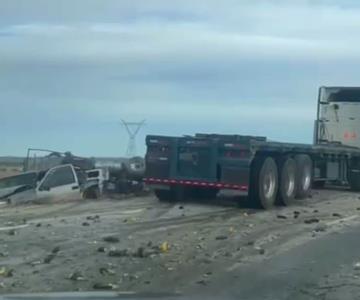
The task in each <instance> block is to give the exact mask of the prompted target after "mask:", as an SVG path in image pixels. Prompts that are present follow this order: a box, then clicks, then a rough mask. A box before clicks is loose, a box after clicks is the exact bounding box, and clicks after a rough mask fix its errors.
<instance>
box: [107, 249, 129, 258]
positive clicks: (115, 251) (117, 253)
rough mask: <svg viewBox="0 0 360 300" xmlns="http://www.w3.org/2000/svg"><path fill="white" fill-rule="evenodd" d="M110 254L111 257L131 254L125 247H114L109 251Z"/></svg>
mask: <svg viewBox="0 0 360 300" xmlns="http://www.w3.org/2000/svg"><path fill="white" fill-rule="evenodd" d="M108 255H109V256H110V257H124V256H129V251H128V250H127V249H123V250H118V249H112V250H110V251H109V253H108Z"/></svg>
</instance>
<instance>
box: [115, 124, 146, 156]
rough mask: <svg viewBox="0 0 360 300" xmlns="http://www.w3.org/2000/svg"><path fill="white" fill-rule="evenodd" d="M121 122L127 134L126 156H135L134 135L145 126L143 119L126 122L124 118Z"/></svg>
mask: <svg viewBox="0 0 360 300" xmlns="http://www.w3.org/2000/svg"><path fill="white" fill-rule="evenodd" d="M121 122H122V124H123V126H124V127H125V129H126V132H127V133H128V135H129V142H128V145H127V149H126V156H127V157H134V156H136V136H137V134H138V133H139V131H140V129H141V128H142V127H143V126H145V120H142V121H141V122H126V121H125V120H121Z"/></svg>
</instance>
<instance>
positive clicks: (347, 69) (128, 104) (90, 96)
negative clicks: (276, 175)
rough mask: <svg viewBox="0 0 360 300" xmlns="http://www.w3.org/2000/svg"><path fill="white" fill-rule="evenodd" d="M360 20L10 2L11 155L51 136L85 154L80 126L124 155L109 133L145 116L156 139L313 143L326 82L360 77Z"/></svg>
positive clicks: (3, 71)
mask: <svg viewBox="0 0 360 300" xmlns="http://www.w3.org/2000/svg"><path fill="white" fill-rule="evenodd" d="M359 16H360V7H359V5H358V3H357V2H355V1H335V0H332V1H310V0H309V1H282V0H281V1H256V2H255V1H247V0H246V1H235V0H230V1H223V2H221V4H220V2H219V1H215V0H214V1H213V0H208V1H203V0H199V1H189V0H181V1H180V0H173V1H164V0H163V1H161V0H156V1H155V0H152V1H150V0H149V1H136V2H134V1H125V0H124V1H111V0H108V1H105V0H104V1H92V0H87V1H82V0H79V1H75V2H74V1H72V2H70V1H57V2H56V3H55V2H49V1H47V0H46V1H42V0H39V1H37V2H34V1H31V2H30V1H17V0H11V1H7V0H4V1H2V2H1V4H0V57H1V60H0V99H1V100H0V101H1V104H2V105H3V106H4V107H7V110H9V111H10V112H11V114H10V113H9V114H7V115H6V116H3V125H4V124H5V125H4V126H2V128H0V134H1V135H2V136H5V137H7V138H8V141H9V142H8V145H9V146H8V148H4V149H13V148H14V149H15V148H16V147H20V148H21V147H23V145H22V146H21V142H22V141H23V142H24V143H25V141H26V143H30V142H31V141H34V143H35V141H36V143H37V144H42V145H43V146H47V145H46V143H47V139H46V138H45V137H44V136H45V135H46V134H45V133H49V132H50V133H51V135H52V136H54V138H52V139H51V143H52V146H53V147H56V146H57V145H58V146H61V145H62V143H69V141H72V142H71V146H72V147H74V148H75V149H78V150H79V151H82V150H81V145H80V144H79V145H77V144H76V142H77V140H79V139H75V140H74V135H73V130H74V128H76V131H77V132H79V133H81V136H82V138H84V139H85V140H87V141H88V143H90V142H89V139H90V137H89V133H88V132H90V131H91V138H92V139H96V140H99V141H101V142H99V143H97V144H96V146H95V148H94V149H96V150H94V151H98V152H99V153H107V154H109V155H114V154H115V153H114V152H113V153H110V152H111V151H110V150H109V149H111V147H110V146H109V145H110V144H111V143H110V142H109V144H107V142H106V140H105V138H104V136H106V138H108V137H109V136H111V135H113V136H119V137H120V136H121V135H120V134H119V132H118V130H119V128H117V127H116V126H115V125H114V124H117V122H118V120H119V119H120V118H125V119H131V120H139V119H143V118H145V119H147V120H148V126H147V129H146V130H148V131H147V132H148V133H156V132H159V133H163V134H182V133H191V132H193V131H201V130H202V131H208V132H214V131H221V132H224V133H226V132H234V133H235V132H237V131H238V132H241V133H245V134H246V133H247V132H248V133H251V134H260V135H263V134H266V135H269V136H271V137H274V138H279V139H283V140H293V141H296V140H298V141H306V140H307V141H308V142H311V134H312V129H311V128H312V120H313V118H314V115H315V110H316V105H315V103H316V93H317V88H318V86H319V85H323V84H324V85H352V84H357V82H358V77H359V71H358V70H359V67H360V51H359V50H360V49H359V48H360V42H359V41H358V39H357V36H358V32H357V28H358V27H359V25H360V18H359ZM19 110H20V111H19ZM14 114H15V115H16V114H17V115H18V116H19V118H14V117H13V115H14ZM44 122H46V124H47V126H46V128H44V126H43V124H44ZM110 123H111V124H113V125H112V126H110V125H109V126H110V128H108V129H106V126H107V125H104V124H110ZM29 124H30V125H29ZM101 124H102V125H101ZM174 124H175V125H174ZM284 124H285V125H284ZM28 128H32V130H31V131H30V130H28V132H27V135H25V134H24V133H21V136H23V135H25V137H23V138H22V139H14V138H13V137H11V136H10V135H9V132H12V133H13V136H18V135H20V132H22V131H27V130H26V129H28ZM99 128H101V130H100V129H99ZM107 130H108V131H107ZM105 131H106V134H105V133H104V132H105ZM144 132H145V131H144ZM39 136H41V138H39ZM55 136H59V139H56V138H55ZM122 137H123V138H124V139H125V138H126V136H124V135H123V136H122ZM102 145H107V146H102ZM111 145H112V146H113V147H114V149H115V146H114V145H115V144H111ZM117 146H118V145H117ZM65 150H67V149H65ZM4 151H5V150H4Z"/></svg>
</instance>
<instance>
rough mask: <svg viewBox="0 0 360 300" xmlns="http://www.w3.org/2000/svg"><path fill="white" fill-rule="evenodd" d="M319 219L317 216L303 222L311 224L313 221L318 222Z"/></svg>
mask: <svg viewBox="0 0 360 300" xmlns="http://www.w3.org/2000/svg"><path fill="white" fill-rule="evenodd" d="M319 222H320V220H319V219H317V218H312V219H307V220H305V221H304V223H305V224H313V223H319Z"/></svg>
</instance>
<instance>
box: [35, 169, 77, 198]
mask: <svg viewBox="0 0 360 300" xmlns="http://www.w3.org/2000/svg"><path fill="white" fill-rule="evenodd" d="M36 194H37V199H39V200H55V201H61V200H79V199H81V192H80V186H79V181H78V178H77V175H76V172H75V169H74V167H73V166H72V165H61V166H57V167H54V168H52V169H50V170H49V171H48V172H47V173H46V175H45V177H44V178H43V180H42V181H41V182H40V184H39V186H38V187H37V190H36Z"/></svg>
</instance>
